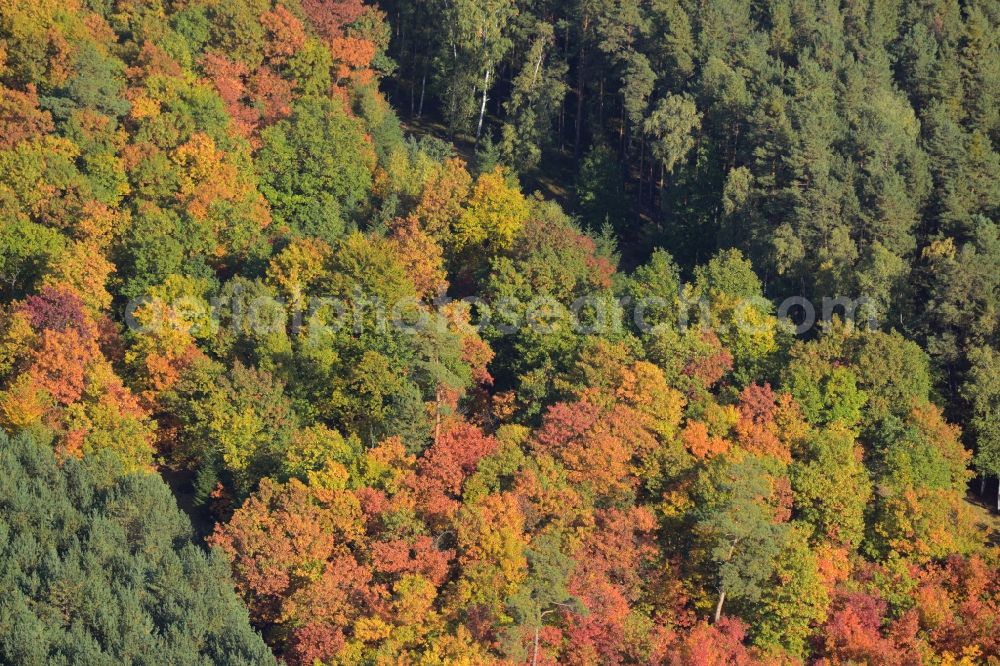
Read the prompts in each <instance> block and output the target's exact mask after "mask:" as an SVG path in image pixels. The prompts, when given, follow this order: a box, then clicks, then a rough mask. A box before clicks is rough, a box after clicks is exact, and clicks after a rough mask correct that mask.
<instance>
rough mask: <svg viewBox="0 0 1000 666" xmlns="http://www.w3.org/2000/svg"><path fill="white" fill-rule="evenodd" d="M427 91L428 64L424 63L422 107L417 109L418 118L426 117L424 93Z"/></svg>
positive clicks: (421, 84)
mask: <svg viewBox="0 0 1000 666" xmlns="http://www.w3.org/2000/svg"><path fill="white" fill-rule="evenodd" d="M426 90H427V63H426V62H425V63H424V76H423V78H422V79H421V80H420V106H418V107H417V118H419V117H420V116H422V115H424V91H426Z"/></svg>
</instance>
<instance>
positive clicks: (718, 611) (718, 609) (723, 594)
mask: <svg viewBox="0 0 1000 666" xmlns="http://www.w3.org/2000/svg"><path fill="white" fill-rule="evenodd" d="M724 603H726V591H725V590H721V591H720V592H719V603H717V604H715V618H714V619H713V620H712V624H718V623H719V618H720V617H722V604H724Z"/></svg>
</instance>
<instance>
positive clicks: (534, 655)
mask: <svg viewBox="0 0 1000 666" xmlns="http://www.w3.org/2000/svg"><path fill="white" fill-rule="evenodd" d="M531 666H538V627H535V648H534V651H533V652H532V653H531Z"/></svg>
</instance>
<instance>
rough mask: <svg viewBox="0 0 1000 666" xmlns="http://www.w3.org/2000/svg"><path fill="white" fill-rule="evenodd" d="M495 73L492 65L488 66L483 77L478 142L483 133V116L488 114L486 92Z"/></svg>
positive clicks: (477, 129) (477, 132) (477, 133)
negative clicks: (491, 76)
mask: <svg viewBox="0 0 1000 666" xmlns="http://www.w3.org/2000/svg"><path fill="white" fill-rule="evenodd" d="M492 73H493V69H492V67H490V66H489V65H487V66H486V76H485V77H484V78H483V103H482V104H481V105H480V106H479V124H478V125H477V126H476V143H478V142H479V137H480V135H481V134H482V133H483V116H485V115H486V93H487V92H488V91H489V89H490V75H491V74H492Z"/></svg>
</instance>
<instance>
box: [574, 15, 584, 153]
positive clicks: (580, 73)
mask: <svg viewBox="0 0 1000 666" xmlns="http://www.w3.org/2000/svg"><path fill="white" fill-rule="evenodd" d="M584 30H586V22H584ZM586 63H587V49H586V48H585V47H584V46H583V45H582V44H581V45H580V61H579V62H578V63H577V67H578V70H577V73H576V132H575V134H576V136H575V138H574V140H573V157H579V156H580V148H581V146H580V139H581V137H582V136H583V90H584V88H585V87H586V85H587V76H586Z"/></svg>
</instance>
